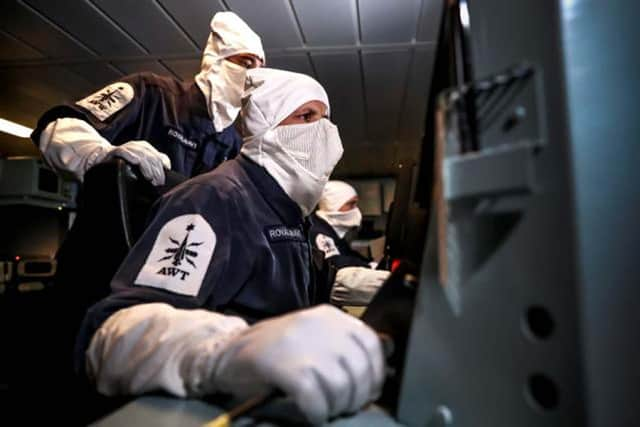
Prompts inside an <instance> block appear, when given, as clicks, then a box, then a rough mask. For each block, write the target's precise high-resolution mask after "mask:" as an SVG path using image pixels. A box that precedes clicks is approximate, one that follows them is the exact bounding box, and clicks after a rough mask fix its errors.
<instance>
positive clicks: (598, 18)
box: [562, 0, 640, 427]
mask: <svg viewBox="0 0 640 427" xmlns="http://www.w3.org/2000/svg"><path fill="white" fill-rule="evenodd" d="M562 17H563V21H562V25H563V36H564V60H565V64H566V65H565V66H566V76H567V77H566V78H567V96H568V100H569V112H570V114H569V120H570V122H569V125H570V128H571V156H572V160H573V172H574V176H573V180H574V183H575V208H576V218H577V221H576V227H577V230H576V231H577V233H578V252H579V260H580V262H579V272H578V274H579V280H580V299H579V301H580V303H581V310H580V311H581V317H582V318H581V320H582V335H583V338H584V343H583V348H584V356H585V360H584V368H585V376H586V381H585V382H586V386H587V402H588V414H589V425H591V426H598V427H601V426H602V427H605V426H607V427H610V426H637V425H640V113H639V110H640V2H638V1H633V0H629V1H624V0H616V1H598V0H567V1H564V2H562Z"/></svg>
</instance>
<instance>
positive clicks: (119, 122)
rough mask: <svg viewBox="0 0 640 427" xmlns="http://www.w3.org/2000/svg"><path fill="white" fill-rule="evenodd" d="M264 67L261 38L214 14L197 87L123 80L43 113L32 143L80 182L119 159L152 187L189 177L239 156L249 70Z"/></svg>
mask: <svg viewBox="0 0 640 427" xmlns="http://www.w3.org/2000/svg"><path fill="white" fill-rule="evenodd" d="M264 62H265V56H264V51H263V48H262V43H261V41H260V37H259V36H258V35H257V34H255V33H254V32H253V31H252V30H251V28H249V26H248V25H247V24H246V23H245V22H244V21H243V20H242V19H240V18H239V17H238V16H237V15H235V14H234V13H233V12H219V13H216V14H215V15H214V17H213V19H212V20H211V34H210V35H209V39H208V41H207V45H206V47H205V49H204V54H203V58H202V66H201V70H200V72H199V73H198V74H197V75H196V76H195V82H194V81H191V82H182V81H180V80H178V79H176V78H174V77H169V76H159V75H156V74H153V73H138V74H133V75H129V76H125V77H123V78H122V79H120V80H119V81H117V82H115V83H112V84H110V85H108V86H106V87H104V88H103V89H101V90H99V91H97V92H95V93H93V94H91V95H89V96H87V97H85V98H83V99H81V100H79V101H77V102H75V103H74V104H65V105H59V106H56V107H54V108H52V109H51V110H49V111H47V112H46V113H44V115H43V116H42V117H41V118H40V120H39V122H38V125H37V127H36V129H35V130H34V132H33V133H32V135H31V138H32V139H33V141H34V142H35V143H36V145H38V147H39V148H40V150H41V151H42V154H43V156H44V158H45V160H46V161H47V163H48V164H49V165H51V166H52V167H53V168H54V169H55V170H57V171H59V172H62V173H66V174H70V175H71V176H72V177H74V178H76V179H78V180H80V181H82V180H83V177H84V174H85V173H86V171H87V170H88V169H90V168H91V167H92V166H93V165H95V164H97V163H100V162H104V161H107V160H109V159H111V158H113V157H120V158H123V159H124V160H126V161H127V162H129V163H131V164H134V165H137V166H138V167H139V169H140V171H141V173H142V175H143V176H144V177H145V178H146V179H148V180H149V181H151V183H152V184H153V185H162V184H163V183H164V181H165V173H164V170H165V169H171V170H174V171H177V172H179V173H180V174H182V175H184V176H187V177H191V176H195V175H198V174H200V173H203V172H207V171H209V170H212V169H213V168H215V167H216V166H218V165H219V164H220V163H222V162H223V161H224V160H226V159H229V158H233V157H235V156H236V155H237V153H238V151H239V149H240V145H241V142H242V141H241V138H240V137H239V135H238V134H237V132H236V130H235V129H234V128H233V126H231V125H232V124H233V122H234V120H235V119H236V117H237V115H238V113H239V111H240V100H241V98H242V95H243V93H244V85H245V76H246V70H247V69H249V68H255V67H259V66H261V65H262V64H263V63H264Z"/></svg>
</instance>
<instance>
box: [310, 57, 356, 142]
mask: <svg viewBox="0 0 640 427" xmlns="http://www.w3.org/2000/svg"><path fill="white" fill-rule="evenodd" d="M312 58H313V63H314V64H315V67H316V70H317V71H318V79H319V81H320V83H321V84H322V85H323V86H324V88H325V90H326V91H327V93H328V94H329V102H331V109H332V111H331V120H332V121H333V122H334V123H336V124H337V125H338V128H339V129H340V135H341V137H342V142H343V144H344V147H345V150H347V149H348V147H349V146H350V145H351V144H358V143H362V142H363V141H365V139H366V133H365V111H364V108H363V105H364V103H363V99H364V97H363V93H362V79H361V77H360V62H359V60H358V54H357V53H353V52H351V53H343V54H314V55H313V56H312Z"/></svg>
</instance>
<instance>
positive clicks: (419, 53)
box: [397, 47, 435, 143]
mask: <svg viewBox="0 0 640 427" xmlns="http://www.w3.org/2000/svg"><path fill="white" fill-rule="evenodd" d="M434 56H435V47H428V48H420V49H416V50H415V51H414V53H413V61H412V63H411V69H410V70H409V81H408V83H407V95H406V97H405V102H404V105H403V106H402V110H401V114H400V125H399V129H398V138H397V139H398V140H400V141H405V142H406V141H415V142H416V143H417V142H418V141H420V140H421V139H422V135H423V132H424V121H425V114H426V109H427V97H428V96H429V87H430V85H431V75H432V74H431V72H432V68H433V60H434Z"/></svg>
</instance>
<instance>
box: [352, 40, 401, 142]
mask: <svg viewBox="0 0 640 427" xmlns="http://www.w3.org/2000/svg"><path fill="white" fill-rule="evenodd" d="M409 57H410V52H409V51H402V52H376V53H373V52H369V53H367V52H364V53H363V55H362V61H363V65H364V83H365V90H366V101H367V106H366V108H367V110H366V111H367V126H368V133H367V135H368V136H369V139H370V141H376V142H378V141H379V142H383V143H387V142H391V141H393V140H394V139H395V137H396V132H397V129H398V119H399V115H400V107H401V105H402V100H403V97H404V94H405V89H406V83H407V74H408V73H407V70H408V66H409Z"/></svg>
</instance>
